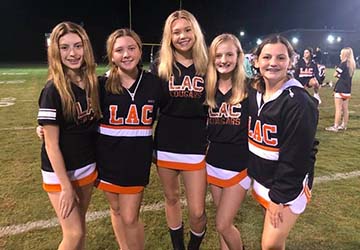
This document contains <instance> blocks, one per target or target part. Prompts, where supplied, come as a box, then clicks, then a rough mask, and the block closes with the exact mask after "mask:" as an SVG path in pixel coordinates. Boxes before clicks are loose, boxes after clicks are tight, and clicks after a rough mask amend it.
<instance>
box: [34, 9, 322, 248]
mask: <svg viewBox="0 0 360 250" xmlns="http://www.w3.org/2000/svg"><path fill="white" fill-rule="evenodd" d="M141 47H142V45H141V41H140V38H139V37H138V35H137V34H136V33H135V32H134V31H132V30H128V29H119V30H116V31H114V32H113V33H112V34H111V35H110V36H109V38H108V40H107V43H106V48H107V56H108V60H109V67H110V70H109V74H107V75H106V76H102V77H99V78H98V80H97V78H96V76H95V62H94V57H93V54H92V50H91V45H90V42H89V39H88V36H87V35H86V33H85V31H84V29H83V28H82V27H81V26H79V25H76V24H74V23H70V22H63V23H60V24H58V25H57V26H56V27H55V28H54V29H53V31H52V33H51V36H50V46H49V48H48V62H49V77H48V82H47V84H46V86H45V87H44V89H43V90H42V93H41V96H40V98H39V106H40V108H39V114H38V122H39V124H40V125H42V127H43V135H44V143H43V149H42V153H41V156H42V176H43V183H44V184H43V187H44V189H45V191H47V193H48V196H49V199H50V201H51V203H52V206H53V207H54V209H55V211H56V214H57V217H58V218H59V222H60V225H61V228H62V232H63V238H62V241H61V243H60V245H59V248H58V249H67V250H68V249H84V244H85V243H84V242H85V214H86V210H87V208H88V205H89V201H90V197H91V193H92V187H93V185H94V184H95V185H96V186H97V187H98V188H99V189H101V190H103V191H104V193H105V195H106V198H107V200H108V202H109V205H110V212H111V221H112V226H113V230H114V233H115V236H116V240H117V243H118V245H119V248H120V249H122V250H125V249H131V250H138V249H144V226H143V224H142V222H141V221H140V219H139V211H140V206H141V202H142V199H143V192H144V187H145V186H146V185H147V184H148V183H149V174H150V166H151V161H152V158H153V156H155V161H156V165H157V172H158V176H159V178H160V182H161V184H162V187H163V191H164V197H165V213H166V221H167V225H168V228H169V233H170V238H171V242H172V246H173V249H176V250H181V249H185V243H184V225H183V218H182V211H181V203H180V177H181V178H182V181H183V184H184V190H185V197H186V201H187V207H188V215H189V224H190V225H189V228H190V240H189V242H188V244H187V249H189V250H193V249H199V248H200V244H201V242H202V240H203V238H204V236H205V233H206V224H207V221H206V220H207V219H206V213H205V196H206V189H207V185H208V183H209V184H210V188H211V194H212V197H213V201H214V203H215V207H216V230H217V232H218V233H219V241H220V249H222V250H224V249H244V245H243V243H242V240H241V235H240V232H239V230H238V229H237V228H236V227H235V225H234V218H235V216H236V214H237V212H238V210H239V208H240V206H241V203H242V202H243V200H244V198H245V196H246V192H247V190H248V189H249V188H250V185H251V179H250V178H252V179H253V184H254V185H253V194H254V197H255V198H256V200H258V201H259V203H260V204H261V205H262V206H263V207H264V211H265V217H264V218H265V219H264V229H263V234H262V249H285V240H286V238H287V235H288V233H289V231H290V229H291V228H292V227H293V225H294V224H295V222H296V219H297V218H298V216H299V214H301V213H302V212H303V211H304V209H305V206H306V203H307V201H308V200H309V198H310V189H311V186H312V180H313V168H314V161H315V153H316V147H315V146H316V140H315V131H316V126H317V119H318V113H317V106H316V102H315V101H314V100H313V99H312V97H310V96H309V95H308V93H307V92H306V91H305V90H304V88H303V86H302V85H301V84H300V83H299V82H297V81H296V80H294V79H291V77H290V76H289V75H288V74H287V72H288V69H289V68H290V66H291V59H292V55H293V49H292V47H291V45H290V44H289V42H288V41H287V40H286V39H284V38H283V37H280V36H272V37H269V38H268V39H265V40H264V41H263V43H262V44H261V45H260V46H259V47H258V48H257V50H256V53H255V54H256V59H255V65H256V67H257V68H258V69H259V72H260V73H259V75H258V76H257V77H256V78H255V79H254V81H253V84H252V86H248V85H247V84H246V82H247V81H246V79H245V78H246V77H245V72H244V67H243V61H244V52H243V50H242V47H241V45H240V42H239V40H238V39H237V38H236V37H235V36H234V35H231V34H222V35H219V36H217V37H216V38H215V39H214V40H213V42H212V43H211V46H210V48H209V54H208V53H207V47H206V44H205V40H204V37H203V34H202V32H201V28H200V26H199V24H198V22H197V20H196V19H195V17H194V16H193V15H192V14H191V13H189V12H187V11H185V10H180V11H175V12H173V13H172V14H170V15H169V17H168V18H167V20H166V22H165V26H164V30H163V38H162V41H161V48H160V52H159V57H158V60H156V64H155V65H153V66H152V67H151V69H152V72H151V73H149V72H146V71H144V70H143V69H142V68H141V67H140V59H141V54H142V50H141ZM158 110H159V117H158V123H157V126H156V130H155V137H154V140H153V139H152V131H153V130H152V126H153V124H154V121H155V119H156V115H157V113H158ZM153 149H154V155H153ZM95 156H96V158H95Z"/></svg>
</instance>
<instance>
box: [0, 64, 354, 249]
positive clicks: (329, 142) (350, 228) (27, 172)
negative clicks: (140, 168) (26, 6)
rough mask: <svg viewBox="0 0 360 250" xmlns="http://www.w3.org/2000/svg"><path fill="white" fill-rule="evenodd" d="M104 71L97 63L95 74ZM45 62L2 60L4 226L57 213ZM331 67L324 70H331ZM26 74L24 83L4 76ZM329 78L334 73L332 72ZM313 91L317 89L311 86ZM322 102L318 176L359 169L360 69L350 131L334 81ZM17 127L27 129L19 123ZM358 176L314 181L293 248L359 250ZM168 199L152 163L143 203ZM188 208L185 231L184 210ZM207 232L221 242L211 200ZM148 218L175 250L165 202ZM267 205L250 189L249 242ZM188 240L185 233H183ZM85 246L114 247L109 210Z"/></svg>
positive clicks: (159, 240)
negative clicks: (47, 188)
mask: <svg viewBox="0 0 360 250" xmlns="http://www.w3.org/2000/svg"><path fill="white" fill-rule="evenodd" d="M105 71H106V67H104V66H102V67H100V68H99V71H98V73H99V74H101V73H103V72H105ZM46 73H47V72H46V69H45V67H41V66H36V67H31V66H26V67H25V66H23V67H10V66H6V67H2V68H1V67H0V102H1V100H2V99H3V98H8V97H12V98H16V99H15V101H14V103H15V104H14V105H11V106H7V107H1V106H0V117H1V119H0V142H1V150H0V162H1V174H0V228H3V227H5V226H10V225H18V224H24V223H27V222H33V221H38V220H48V219H52V218H54V216H55V214H54V211H53V209H52V207H51V206H50V203H49V201H48V198H47V195H46V193H45V192H44V191H43V190H42V188H41V174H40V163H39V160H40V145H41V142H40V141H39V140H38V138H37V136H36V135H35V132H34V131H35V130H34V128H35V126H36V116H37V109H38V106H37V100H38V96H39V93H40V91H41V89H42V87H43V85H44V83H45V81H46ZM332 73H333V70H332V69H329V70H328V71H327V75H328V76H331V75H332ZM14 80H25V82H23V83H2V82H5V81H14ZM328 80H333V81H335V79H332V77H328ZM310 92H312V91H311V90H310ZM321 98H322V101H323V103H322V104H321V106H320V121H319V126H318V132H317V137H318V138H319V140H320V146H319V153H318V157H317V162H316V168H315V175H316V177H320V176H325V175H331V174H336V173H347V172H352V171H358V170H359V159H360V158H359V146H360V140H359V138H360V112H359V107H360V71H359V70H358V71H357V72H356V75H355V78H354V82H353V92H352V98H351V100H350V111H351V113H350V122H349V125H348V130H347V131H345V132H339V133H330V132H327V131H325V130H324V128H325V127H327V126H330V125H332V123H333V118H334V104H333V96H332V88H328V87H324V88H322V89H321ZM14 127H23V128H24V129H18V130H14V129H13V128H14ZM359 193H360V178H359V177H354V178H349V179H346V180H336V181H329V182H322V183H319V184H315V186H314V189H313V198H312V201H311V203H310V205H309V206H308V208H307V210H306V211H305V213H304V214H303V215H302V216H300V218H299V220H298V222H297V224H296V225H295V227H294V229H293V230H292V231H291V233H290V235H289V238H288V242H287V249H292V250H310V249H311V250H313V249H318V250H328V249H342V250H358V249H360V237H359V232H360V206H359V204H360V195H359ZM161 201H163V196H162V190H161V186H160V183H159V181H158V177H157V175H156V171H155V168H153V169H152V173H151V182H150V184H149V186H148V187H147V189H146V191H145V196H144V202H143V204H144V205H151V204H154V203H157V202H161ZM107 209H108V205H107V202H106V200H105V199H104V196H103V194H102V193H101V192H100V191H98V190H95V191H94V194H93V199H92V202H91V206H90V208H89V211H90V212H93V211H104V210H107ZM185 211H186V209H184V220H185V225H186V228H185V229H186V231H188V225H187V223H186V222H187V215H186V213H185ZM207 215H208V231H207V234H206V238H205V241H204V244H203V246H202V249H206V250H213V249H214V250H215V249H219V247H218V241H217V236H216V232H215V226H214V220H215V219H214V216H215V211H214V207H213V204H212V202H211V201H210V202H208V203H207ZM141 218H142V220H143V221H144V223H145V234H146V235H145V237H146V249H149V250H162V249H164V250H165V249H171V247H170V239H169V236H168V232H167V227H166V222H165V216H164V211H163V209H161V210H158V211H145V212H143V213H142V214H141ZM261 223H262V210H261V208H260V207H259V206H258V205H257V204H256V203H255V202H254V201H253V199H252V198H251V196H248V197H247V199H246V200H245V202H244V204H243V206H242V207H241V209H240V211H239V213H238V216H237V218H236V225H237V226H238V227H239V228H240V230H241V233H242V237H243V241H244V243H245V246H246V247H247V249H260V237H261V230H262V224H261ZM60 239H61V230H60V228H59V227H54V228H48V229H41V230H40V229H35V230H32V231H29V232H25V233H21V234H17V235H13V236H4V237H2V238H0V249H7V250H15V249H16V250H18V249H36V250H38V249H56V247H57V245H58V243H59V241H60ZM186 239H188V235H186ZM87 249H90V250H92V249H93V250H95V249H96V250H99V249H117V245H116V243H115V238H114V235H113V233H112V228H111V222H110V218H109V217H105V218H102V219H98V220H95V221H92V222H89V223H88V237H87Z"/></svg>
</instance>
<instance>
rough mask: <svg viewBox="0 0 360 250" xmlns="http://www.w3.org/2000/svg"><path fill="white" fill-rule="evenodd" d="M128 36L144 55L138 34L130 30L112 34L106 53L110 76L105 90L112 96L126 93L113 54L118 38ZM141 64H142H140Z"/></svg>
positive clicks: (108, 40)
mask: <svg viewBox="0 0 360 250" xmlns="http://www.w3.org/2000/svg"><path fill="white" fill-rule="evenodd" d="M124 36H128V37H131V38H132V39H134V40H135V42H136V44H137V46H138V47H139V50H140V53H142V42H141V39H140V37H139V35H138V34H136V33H135V32H134V31H132V30H130V29H117V30H115V31H114V32H113V33H111V34H110V36H109V37H108V39H107V41H106V52H107V57H108V60H109V65H108V66H109V68H110V74H109V78H108V80H107V81H106V84H105V89H106V91H108V92H110V93H112V94H120V93H122V92H123V91H124V88H123V87H122V85H121V84H120V76H119V72H118V66H116V64H115V63H114V62H113V61H112V54H113V51H114V46H115V42H116V40H117V39H118V38H120V37H124ZM139 63H140V62H139Z"/></svg>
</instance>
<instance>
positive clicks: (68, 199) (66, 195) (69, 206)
mask: <svg viewBox="0 0 360 250" xmlns="http://www.w3.org/2000/svg"><path fill="white" fill-rule="evenodd" d="M59 203H60V204H59V205H60V216H61V217H62V218H63V219H65V218H67V217H68V216H69V215H70V213H71V211H72V210H73V208H74V207H75V205H76V204H77V203H79V197H78V196H77V194H76V192H75V190H74V189H73V188H69V189H62V190H61V192H60V199H59Z"/></svg>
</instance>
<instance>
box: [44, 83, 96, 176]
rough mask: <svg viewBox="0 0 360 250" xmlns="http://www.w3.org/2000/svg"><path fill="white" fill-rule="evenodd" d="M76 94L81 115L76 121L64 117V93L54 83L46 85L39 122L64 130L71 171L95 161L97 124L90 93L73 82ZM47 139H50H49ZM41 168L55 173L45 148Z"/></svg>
mask: <svg viewBox="0 0 360 250" xmlns="http://www.w3.org/2000/svg"><path fill="white" fill-rule="evenodd" d="M71 89H72V91H73V93H74V98H75V105H76V111H77V116H76V118H75V119H72V120H66V119H65V118H64V114H63V110H62V104H61V98H60V94H59V92H58V91H57V89H56V88H55V85H54V83H53V82H52V81H49V82H47V83H46V85H45V87H44V88H43V90H42V91H41V94H40V97H39V113H38V117H37V120H38V123H39V125H41V126H44V125H57V126H59V129H60V134H59V145H60V150H61V153H62V155H63V158H64V161H65V168H66V170H67V171H69V170H76V169H79V168H82V167H84V166H87V165H88V164H91V163H94V162H95V145H96V135H97V125H98V123H97V121H96V120H95V119H94V111H93V109H92V107H91V102H90V99H89V98H88V96H87V94H86V91H85V90H84V89H82V88H80V87H78V86H77V85H76V84H74V83H71ZM45 140H46V138H45ZM41 168H42V170H44V171H48V172H54V170H53V168H52V166H51V163H50V160H49V158H48V155H47V153H46V149H45V142H44V143H43V145H42V148H41Z"/></svg>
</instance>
